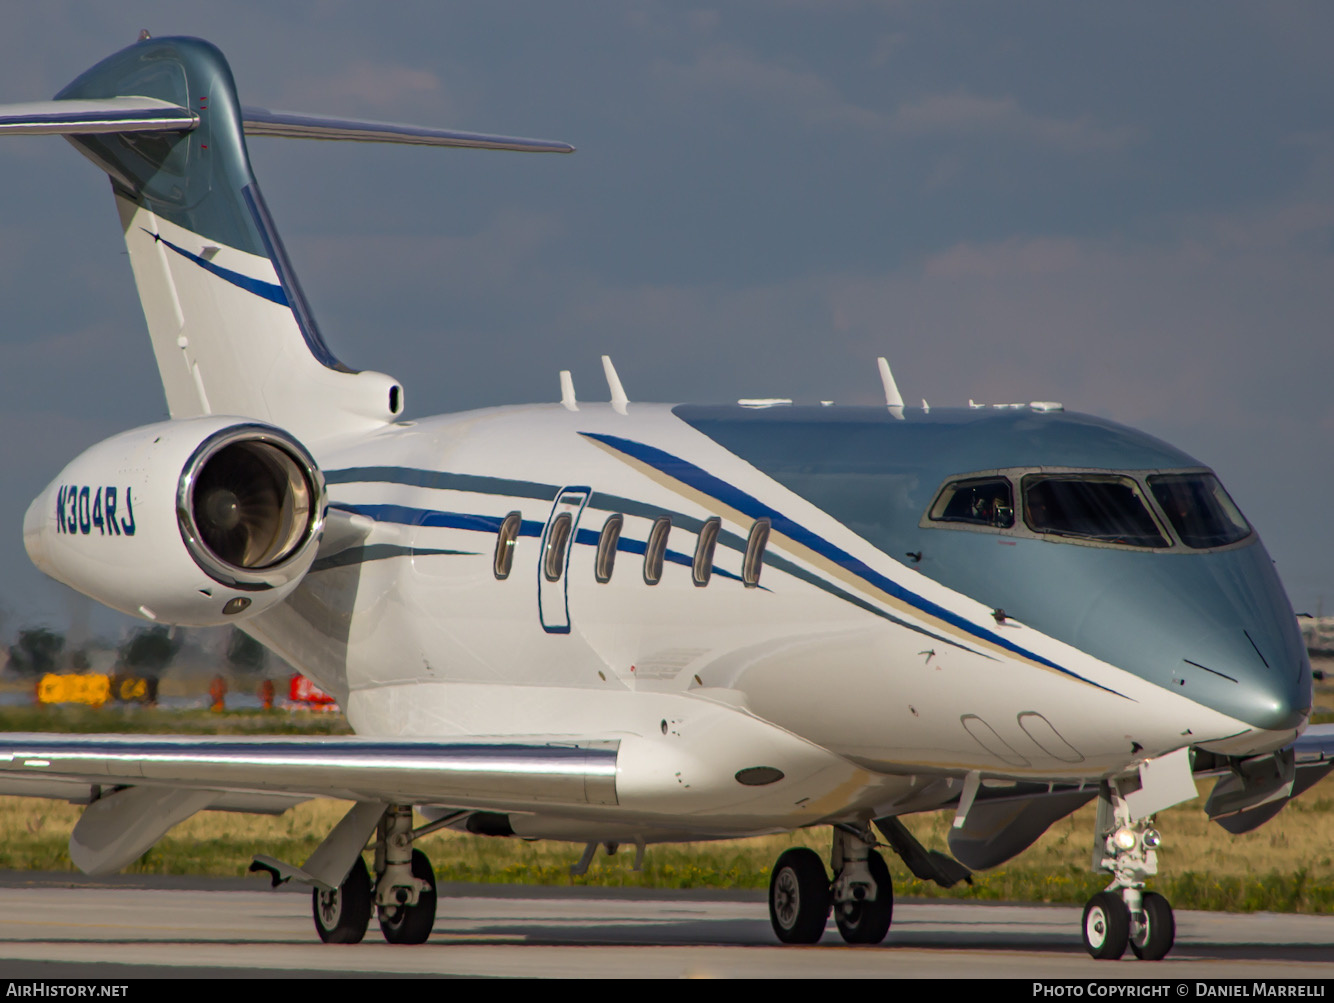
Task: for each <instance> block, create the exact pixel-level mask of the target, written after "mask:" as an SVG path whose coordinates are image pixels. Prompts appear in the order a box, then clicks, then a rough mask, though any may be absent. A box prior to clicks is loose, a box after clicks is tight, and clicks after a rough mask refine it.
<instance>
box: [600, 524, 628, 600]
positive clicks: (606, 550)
mask: <svg viewBox="0 0 1334 1003" xmlns="http://www.w3.org/2000/svg"><path fill="white" fill-rule="evenodd" d="M624 524H625V517H624V516H621V515H609V516H607V521H606V522H604V523H603V524H602V535H601V536H599V537H598V556H597V562H596V563H595V564H594V572H593V573H594V576H595V577H596V578H597V580H598V581H600V582H602V583H603V584H606V583H607V582H609V581H611V572H612V569H613V568H614V567H615V566H616V544H617V543H619V542H620V539H621V527H622V526H623V525H624Z"/></svg>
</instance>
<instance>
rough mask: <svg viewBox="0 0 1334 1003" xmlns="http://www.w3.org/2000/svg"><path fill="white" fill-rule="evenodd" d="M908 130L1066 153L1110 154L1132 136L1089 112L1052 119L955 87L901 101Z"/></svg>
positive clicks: (899, 114)
mask: <svg viewBox="0 0 1334 1003" xmlns="http://www.w3.org/2000/svg"><path fill="white" fill-rule="evenodd" d="M892 123H893V126H894V128H895V130H896V131H898V132H900V133H902V134H907V135H942V136H963V137H978V136H1006V137H1010V138H1013V139H1018V140H1022V141H1025V142H1029V143H1032V144H1035V145H1038V146H1045V147H1049V148H1052V149H1056V150H1061V151H1063V152H1066V153H1109V152H1114V151H1117V150H1123V149H1125V148H1126V147H1127V146H1129V145H1130V144H1131V143H1133V142H1134V141H1135V132H1134V130H1133V129H1130V128H1127V127H1124V126H1102V125H1098V124H1096V123H1095V122H1094V121H1093V120H1092V119H1091V118H1089V117H1088V116H1080V117H1078V118H1064V119H1063V118H1053V117H1050V116H1044V115H1038V114H1034V113H1033V112H1030V111H1026V110H1024V109H1023V108H1021V107H1020V106H1019V103H1018V102H1017V101H1015V99H1014V98H1012V97H986V96H982V95H977V94H970V93H968V92H966V91H956V92H954V93H952V94H930V95H927V96H926V97H923V98H919V99H918V100H916V101H912V102H907V103H904V104H901V105H899V107H898V109H897V110H896V111H895V112H894V114H893V116H892Z"/></svg>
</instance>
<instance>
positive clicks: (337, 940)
mask: <svg viewBox="0 0 1334 1003" xmlns="http://www.w3.org/2000/svg"><path fill="white" fill-rule="evenodd" d="M310 899H311V910H312V912H314V914H315V930H316V931H317V932H318V933H319V935H320V940H322V941H324V942H325V943H326V944H360V943H361V938H362V937H364V936H366V927H367V926H369V925H370V921H371V876H370V874H369V873H368V872H367V871H366V861H364V860H362V859H361V858H360V857H358V858H357V862H356V863H355V864H353V865H352V870H350V871H348V873H347V877H346V878H344V879H343V883H342V884H341V885H339V886H338V887H337V888H335V889H334V890H333V891H331V892H324V891H320V890H319V889H318V888H316V889H314V890H313V891H312V892H311V895H310Z"/></svg>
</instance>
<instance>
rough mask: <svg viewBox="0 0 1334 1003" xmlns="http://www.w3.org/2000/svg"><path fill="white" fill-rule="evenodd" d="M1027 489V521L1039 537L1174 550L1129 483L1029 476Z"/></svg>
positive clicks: (1093, 476)
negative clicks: (1043, 534) (1048, 534)
mask: <svg viewBox="0 0 1334 1003" xmlns="http://www.w3.org/2000/svg"><path fill="white" fill-rule="evenodd" d="M1023 487H1024V520H1025V522H1027V524H1028V528H1029V529H1031V530H1033V532H1035V533H1050V534H1052V535H1054V536H1068V537H1074V538H1077V539H1084V540H1094V541H1097V542H1099V543H1111V544H1120V545H1122V546H1129V547H1167V546H1169V544H1168V541H1167V539H1166V538H1165V537H1164V536H1163V534H1162V532H1161V531H1160V530H1159V528H1158V525H1157V523H1155V522H1154V520H1153V516H1152V515H1150V514H1149V509H1148V507H1147V506H1146V505H1145V504H1144V499H1143V498H1142V497H1140V493H1139V489H1138V487H1137V485H1136V484H1135V482H1134V481H1133V480H1131V479H1130V478H1128V477H1117V476H1115V475H1098V474H1030V475H1029V476H1027V477H1025V478H1024V481H1023Z"/></svg>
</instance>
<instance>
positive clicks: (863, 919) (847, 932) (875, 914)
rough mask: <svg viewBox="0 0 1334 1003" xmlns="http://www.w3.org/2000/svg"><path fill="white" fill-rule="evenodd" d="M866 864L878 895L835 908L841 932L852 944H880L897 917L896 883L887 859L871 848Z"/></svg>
mask: <svg viewBox="0 0 1334 1003" xmlns="http://www.w3.org/2000/svg"><path fill="white" fill-rule="evenodd" d="M866 866H867V869H868V870H870V872H871V877H872V878H873V879H875V885H876V895H875V898H874V899H862V900H861V901H860V902H854V903H849V904H848V905H846V906H842V905H838V906H835V907H834V920H835V922H837V923H838V932H839V933H840V934H842V936H843V939H844V941H846V942H847V943H849V944H878V943H880V942H881V941H882V940H884V939H885V934H887V933H889V924H890V921H891V920H893V918H894V883H893V880H892V879H891V878H890V876H889V868H888V867H886V866H885V860H884V858H883V857H881V856H880V854H878V853H876V852H875V851H874V850H871V851H869V852H868V853H867V854H866Z"/></svg>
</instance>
